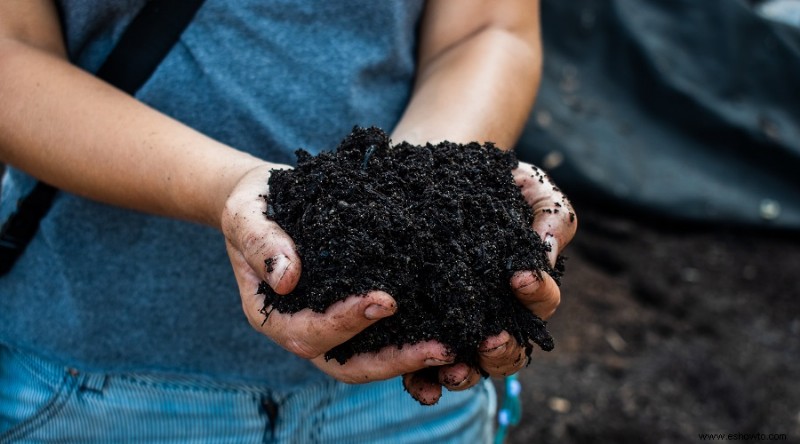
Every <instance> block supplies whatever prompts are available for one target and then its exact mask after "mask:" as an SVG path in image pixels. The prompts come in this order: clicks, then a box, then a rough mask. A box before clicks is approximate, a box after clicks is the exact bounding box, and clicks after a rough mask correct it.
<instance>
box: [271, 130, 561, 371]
mask: <svg viewBox="0 0 800 444" xmlns="http://www.w3.org/2000/svg"><path fill="white" fill-rule="evenodd" d="M516 165H517V160H516V157H515V156H514V154H513V153H509V152H503V151H501V150H499V149H497V148H495V147H494V146H493V145H492V144H486V145H483V146H482V145H480V144H477V143H471V144H467V145H459V144H454V143H449V142H443V143H440V144H438V145H436V146H433V145H427V146H413V145H410V144H407V143H401V144H399V145H396V146H390V141H389V138H388V137H387V135H386V134H385V133H384V132H383V131H381V130H380V129H377V128H369V129H362V128H355V129H354V130H353V133H352V134H350V135H349V136H348V137H347V138H346V139H345V140H344V141H342V143H341V144H340V145H339V147H338V148H337V150H336V151H335V152H323V153H321V154H319V155H318V156H315V157H314V156H311V155H310V154H309V153H308V152H306V151H303V150H298V151H297V168H296V169H293V170H280V171H275V172H273V174H272V176H271V177H270V180H269V190H270V192H269V197H268V200H267V202H268V206H267V213H266V215H267V216H268V217H270V218H271V219H273V220H275V221H276V222H277V223H278V224H279V225H280V226H281V227H282V228H283V229H284V230H285V231H286V232H287V233H288V234H289V235H290V236H291V237H292V239H293V240H294V241H295V244H296V246H297V251H298V253H299V255H300V258H301V260H302V263H303V265H302V266H303V271H302V274H301V277H300V281H299V283H298V285H297V287H296V288H295V290H294V291H293V292H292V293H290V294H288V295H284V296H280V295H277V294H275V293H274V292H273V291H272V289H271V288H270V287H269V286H268V285H266V283H263V284H262V285H261V287H260V288H259V293H263V294H265V295H266V298H265V301H264V313H265V315H267V316H269V310H270V306H271V307H272V308H271V309H275V310H278V311H279V312H288V313H294V312H297V311H300V310H302V309H304V308H310V309H312V310H315V311H317V312H323V311H325V309H327V308H328V307H329V306H330V305H332V304H333V303H335V302H337V301H340V300H343V299H345V298H347V297H348V296H350V295H358V294H365V293H366V292H368V291H371V290H383V291H386V292H387V293H389V294H390V295H392V296H393V297H394V298H395V300H396V301H397V306H398V310H397V312H396V313H395V314H394V315H393V316H390V317H388V318H385V319H382V320H380V321H378V322H377V323H375V324H373V325H372V326H370V327H369V328H367V329H366V330H364V331H363V332H361V333H360V334H358V335H357V336H355V337H354V338H353V339H351V340H350V341H348V342H346V343H344V344H342V345H339V346H337V347H335V348H333V349H332V350H330V351H329V352H328V353H327V354H326V355H325V357H326V358H327V359H336V360H337V361H339V362H340V363H344V362H346V361H347V359H349V358H350V357H352V356H353V355H354V354H356V353H363V352H374V351H378V350H379V349H381V348H383V347H386V346H397V347H402V346H403V345H404V344H413V343H417V342H420V341H425V340H430V339H435V340H438V341H439V342H441V343H443V344H445V345H446V346H448V347H449V348H450V349H451V351H452V352H453V353H455V355H456V362H465V363H467V364H469V365H471V366H473V367H475V368H477V367H478V354H477V353H478V346H479V345H480V343H481V342H482V341H483V340H484V339H486V338H487V337H489V336H492V335H496V334H498V333H500V332H501V331H502V330H506V331H508V332H509V333H510V334H511V336H513V337H514V338H516V340H517V341H518V342H519V343H520V344H525V345H526V348H527V350H526V351H527V353H528V355H530V353H531V350H532V344H531V342H534V343H536V344H538V345H539V346H540V347H541V348H542V349H544V350H551V349H552V348H553V340H552V338H551V337H550V334H549V333H548V332H547V330H546V328H545V322H544V321H542V320H541V319H539V318H538V317H536V316H535V315H533V314H532V313H530V312H529V311H528V310H527V309H526V308H525V307H524V306H523V305H522V304H521V303H520V302H519V301H518V300H517V299H516V298H515V296H514V294H513V293H512V291H511V288H510V285H509V281H510V278H511V275H512V274H513V273H514V272H515V271H518V270H536V271H538V272H546V273H549V274H550V275H552V276H553V277H554V278H555V279H556V281H557V282H558V280H559V278H560V276H561V274H562V271H563V266H561V264H559V265H558V266H557V267H556V269H553V268H551V267H550V265H549V263H548V260H547V256H546V255H547V251H548V250H549V247H548V246H547V245H546V244H544V243H543V242H542V241H541V239H540V238H539V236H538V235H537V234H536V233H535V232H534V231H533V230H532V229H531V223H532V220H533V213H532V210H531V208H530V206H529V205H528V204H526V203H525V201H524V200H523V197H522V194H521V193H520V190H519V188H518V187H517V186H516V185H515V183H514V180H513V178H512V175H511V170H512V169H513V168H515V167H516Z"/></svg>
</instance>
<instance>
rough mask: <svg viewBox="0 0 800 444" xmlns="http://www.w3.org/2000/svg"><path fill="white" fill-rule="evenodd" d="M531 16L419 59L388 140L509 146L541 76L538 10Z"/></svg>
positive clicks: (485, 30) (519, 129)
mask: <svg viewBox="0 0 800 444" xmlns="http://www.w3.org/2000/svg"><path fill="white" fill-rule="evenodd" d="M532 7H533V6H531V8H532ZM535 19H536V22H535V23H533V24H528V23H526V24H525V25H524V27H522V28H511V27H509V28H506V27H501V26H485V27H483V28H481V29H479V30H478V31H477V32H475V33H470V34H468V35H466V36H465V38H463V39H460V40H459V41H457V42H454V43H453V44H452V45H449V46H446V47H445V48H444V49H443V50H441V51H438V52H437V53H435V54H433V55H432V56H429V57H422V63H421V65H420V68H419V73H418V76H417V82H416V85H415V89H414V93H413V95H412V98H411V101H410V103H409V106H408V108H407V110H406V112H405V114H404V115H403V118H402V119H401V121H400V122H399V124H398V125H397V128H396V129H395V131H394V133H393V135H392V139H393V140H394V141H396V142H399V141H402V140H407V141H410V142H414V143H424V142H429V141H430V142H436V141H441V140H445V139H446V140H450V141H454V142H471V141H479V142H484V141H492V142H495V143H496V144H497V145H498V146H499V147H502V148H510V147H512V146H513V145H514V143H515V142H516V140H517V138H518V137H519V135H520V133H521V132H522V129H523V126H524V124H525V121H526V119H527V116H528V114H529V113H530V109H531V107H532V106H533V102H534V100H535V97H536V91H537V89H538V87H539V81H540V77H541V65H542V53H541V45H540V41H539V33H538V14H536V17H535ZM534 25H535V29H531V27H533V26H534ZM422 38H423V44H425V42H424V38H425V36H423V37H422ZM440 46H443V45H440Z"/></svg>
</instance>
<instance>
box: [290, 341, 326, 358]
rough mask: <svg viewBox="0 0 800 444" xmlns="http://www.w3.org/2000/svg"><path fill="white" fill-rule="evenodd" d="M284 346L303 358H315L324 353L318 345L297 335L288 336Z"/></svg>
mask: <svg viewBox="0 0 800 444" xmlns="http://www.w3.org/2000/svg"><path fill="white" fill-rule="evenodd" d="M284 347H285V348H286V349H287V350H289V351H290V352H291V353H293V354H295V355H297V356H299V357H301V358H303V359H314V358H316V357H317V356H319V355H321V354H322V353H323V352H322V351H320V350H319V349H318V348H317V347H314V346H313V345H311V344H309V343H308V341H305V340H303V339H300V338H297V337H290V338H288V339H287V340H286V343H285V344H284Z"/></svg>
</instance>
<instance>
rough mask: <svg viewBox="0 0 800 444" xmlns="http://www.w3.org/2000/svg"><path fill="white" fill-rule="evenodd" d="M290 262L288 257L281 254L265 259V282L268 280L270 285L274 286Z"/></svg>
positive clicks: (279, 280)
mask: <svg viewBox="0 0 800 444" xmlns="http://www.w3.org/2000/svg"><path fill="white" fill-rule="evenodd" d="M290 263H291V261H290V260H289V258H288V257H286V256H285V255H283V254H279V255H276V256H274V257H271V258H269V259H267V262H266V264H267V273H268V275H267V282H269V286H270V287H272V288H276V287H277V286H278V284H279V283H280V282H281V279H283V275H284V274H286V270H287V269H288V268H289V264H290Z"/></svg>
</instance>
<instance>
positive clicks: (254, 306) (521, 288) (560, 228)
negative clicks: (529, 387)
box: [222, 162, 577, 404]
mask: <svg viewBox="0 0 800 444" xmlns="http://www.w3.org/2000/svg"><path fill="white" fill-rule="evenodd" d="M275 168H289V167H288V166H286V165H276V164H265V165H263V166H261V167H257V168H254V169H252V170H250V171H249V172H248V173H247V174H245V175H244V176H243V177H242V179H241V180H240V181H239V183H238V184H237V185H236V187H235V188H234V189H233V191H232V193H231V194H230V196H229V197H228V199H227V202H226V205H225V208H224V211H223V216H222V231H223V233H224V235H225V239H226V246H227V250H228V255H229V256H230V260H231V263H232V265H233V271H234V274H235V275H236V280H237V283H238V285H239V292H240V295H241V298H242V307H243V309H244V312H245V314H246V316H247V318H248V320H249V322H250V325H252V327H253V328H255V329H256V330H258V331H259V332H261V333H263V334H265V335H266V336H268V337H270V338H271V339H272V340H273V341H275V342H277V343H278V344H279V345H281V346H282V347H283V348H285V349H286V350H288V351H290V352H291V353H294V354H295V355H297V356H299V357H301V358H304V359H308V360H310V361H311V362H312V363H313V364H314V365H316V366H317V367H318V368H319V369H320V370H322V371H323V372H325V373H327V374H328V375H330V376H331V377H333V378H334V379H336V380H339V381H342V382H346V383H367V382H371V381H378V380H385V379H389V378H393V377H396V376H401V375H402V376H403V384H404V385H405V387H406V390H408V392H409V393H410V394H411V396H413V397H414V398H415V399H416V400H417V401H419V402H420V403H422V404H434V403H436V402H437V401H438V400H439V398H440V397H441V396H442V387H446V388H447V389H448V390H453V391H458V390H465V389H467V388H469V387H472V386H474V385H475V384H477V383H478V382H479V381H480V378H481V375H480V372H479V371H478V370H477V369H475V368H471V367H470V366H468V365H466V364H463V363H454V358H455V356H453V355H452V354H451V353H450V352H449V351H448V348H447V347H446V346H445V345H444V344H441V343H439V342H437V341H425V342H420V343H417V344H409V345H405V346H403V347H402V348H397V347H394V346H389V347H386V348H384V349H382V350H380V351H379V352H376V353H362V354H358V355H355V356H353V357H352V358H350V359H349V360H348V361H347V362H346V363H344V364H340V363H338V362H337V361H336V360H326V359H325V357H324V354H325V352H327V351H328V350H330V349H332V348H333V347H335V346H337V345H339V344H342V343H344V342H346V341H347V340H349V339H350V338H352V337H353V336H355V335H357V334H358V333H359V332H361V331H362V330H364V329H365V328H367V327H368V326H370V325H371V324H373V323H375V322H377V321H379V320H380V319H383V318H386V317H389V316H392V315H393V314H394V313H395V312H396V311H397V302H396V301H395V300H394V299H393V298H392V296H391V295H390V294H387V293H386V292H383V291H372V292H369V293H367V294H365V295H353V296H350V297H348V298H347V299H345V300H344V301H340V302H337V303H335V304H333V305H332V306H331V307H329V308H328V309H327V310H326V311H325V312H324V313H316V312H313V311H312V310H310V309H304V310H302V311H299V312H297V313H293V314H289V313H280V312H278V311H277V310H275V311H272V312H271V313H270V315H269V316H268V317H266V320H265V316H264V313H263V311H262V309H263V308H264V295H261V294H257V292H256V291H257V289H258V286H259V284H260V283H261V282H262V281H266V282H267V283H268V284H269V285H270V287H272V289H273V290H274V291H275V292H276V293H278V294H279V295H280V294H288V293H290V292H291V291H292V290H293V289H294V287H295V285H296V284H297V282H298V280H299V279H300V273H301V269H302V264H301V261H300V258H299V256H298V255H297V252H296V251H295V246H294V242H293V241H292V239H291V238H290V237H289V235H288V234H286V232H284V231H283V230H282V229H281V228H280V227H279V226H278V224H277V223H275V222H274V221H272V220H269V219H267V218H266V217H265V216H264V212H265V210H266V202H265V201H264V199H263V197H261V196H263V195H264V190H265V188H266V186H267V182H268V180H269V176H270V172H271V171H272V170H273V169H275ZM513 177H514V180H515V182H516V184H517V186H519V188H520V190H521V191H522V195H523V196H524V198H525V200H526V201H527V203H528V204H530V205H531V207H532V208H533V210H534V215H535V216H534V222H533V229H534V230H535V231H536V232H537V233H538V234H539V236H541V238H542V239H543V240H544V241H545V242H546V243H547V244H549V245H550V247H551V249H550V252H549V259H550V262H551V265H554V264H555V260H556V257H557V256H558V254H559V253H560V252H561V251H562V250H563V248H564V247H565V246H566V245H567V244H568V243H569V242H570V240H572V237H573V236H574V235H575V230H576V227H577V219H576V218H575V216H574V213H573V210H572V209H571V207H570V206H569V202H568V201H567V199H566V197H565V196H564V195H563V194H562V193H561V191H560V190H559V189H558V188H557V187H555V186H554V184H553V183H552V182H551V181H550V179H549V178H548V177H547V176H546V175H545V174H544V172H542V171H541V170H539V169H538V168H536V167H534V166H532V165H530V164H527V163H523V162H520V164H519V166H518V167H517V168H516V169H515V170H513ZM267 199H268V197H267ZM557 209H558V210H560V211H554V210H557ZM268 259H271V261H270V264H271V265H270V267H269V268H268V267H267V266H266V263H265V261H266V260H268ZM510 285H511V288H512V289H513V291H514V294H515V295H516V297H517V298H519V300H520V302H522V303H523V304H524V306H525V307H527V308H528V309H529V310H530V311H531V312H533V313H534V314H536V315H537V316H539V317H540V318H542V319H547V318H549V317H550V316H551V315H552V314H553V313H554V312H555V310H556V308H557V307H558V305H559V303H560V300H561V293H560V290H559V287H558V285H557V284H556V283H555V281H554V280H553V278H552V277H550V276H549V275H548V274H546V273H537V272H536V271H535V270H520V271H517V272H516V273H514V274H513V276H512V277H511V282H510ZM478 351H479V356H480V358H479V363H480V367H481V369H482V370H483V371H484V372H486V373H487V374H489V375H490V376H497V377H499V376H507V375H510V374H513V373H516V372H517V371H519V370H520V369H521V368H522V367H524V366H525V365H526V364H527V358H526V355H525V344H518V343H517V341H516V340H515V339H514V338H512V337H511V336H510V335H509V334H508V333H507V332H505V331H504V332H501V333H500V334H498V335H496V336H492V337H488V338H486V339H485V340H484V341H483V343H481V344H480V346H479V350H478ZM431 367H435V368H436V372H437V373H438V380H434V378H431V377H430V376H429V375H430V372H431V369H430V368H431ZM423 371H424V374H423Z"/></svg>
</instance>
